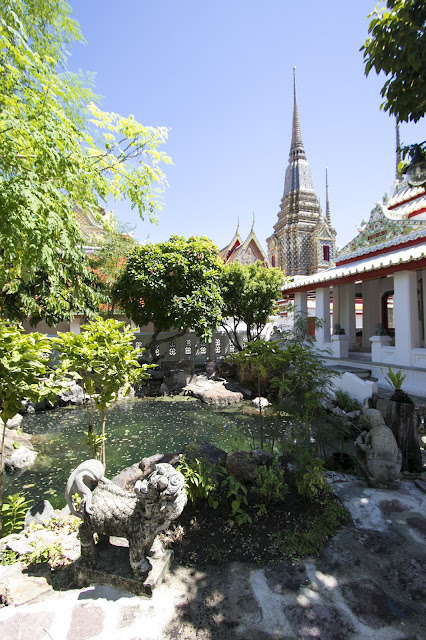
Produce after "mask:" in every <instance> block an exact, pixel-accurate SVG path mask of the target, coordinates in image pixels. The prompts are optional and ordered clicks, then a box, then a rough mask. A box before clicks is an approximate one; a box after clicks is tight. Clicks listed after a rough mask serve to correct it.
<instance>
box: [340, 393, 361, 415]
mask: <svg viewBox="0 0 426 640" xmlns="http://www.w3.org/2000/svg"><path fill="white" fill-rule="evenodd" d="M335 399H336V403H337V406H338V407H340V408H341V409H343V411H346V413H350V412H351V411H359V410H360V409H361V403H360V402H358V400H356V399H355V398H351V397H350V395H349V394H348V393H346V391H342V390H341V389H338V390H337V391H336V397H335Z"/></svg>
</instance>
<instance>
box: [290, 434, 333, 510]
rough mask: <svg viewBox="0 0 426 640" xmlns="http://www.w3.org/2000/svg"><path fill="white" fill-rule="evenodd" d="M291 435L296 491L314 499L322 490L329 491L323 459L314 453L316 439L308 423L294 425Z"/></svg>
mask: <svg viewBox="0 0 426 640" xmlns="http://www.w3.org/2000/svg"><path fill="white" fill-rule="evenodd" d="M293 436H294V439H293V441H292V442H291V443H290V445H289V452H290V454H291V455H292V456H293V458H294V463H295V477H296V487H297V492H298V493H299V495H300V496H303V497H304V498H307V499H308V500H314V499H315V498H317V497H318V496H319V495H320V494H321V493H322V492H329V491H331V488H330V485H329V484H328V483H327V481H326V479H325V477H324V461H323V460H321V459H320V458H318V457H317V455H316V450H315V449H316V441H315V438H313V436H312V429H311V427H310V426H309V425H306V424H303V423H301V424H299V425H296V426H295V428H294V430H293Z"/></svg>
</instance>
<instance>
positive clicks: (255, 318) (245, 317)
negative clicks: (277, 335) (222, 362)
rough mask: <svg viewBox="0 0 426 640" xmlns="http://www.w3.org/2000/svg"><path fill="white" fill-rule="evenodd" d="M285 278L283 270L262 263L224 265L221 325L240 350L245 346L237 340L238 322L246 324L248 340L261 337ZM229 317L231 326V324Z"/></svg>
mask: <svg viewBox="0 0 426 640" xmlns="http://www.w3.org/2000/svg"><path fill="white" fill-rule="evenodd" d="M282 281H283V273H282V271H281V270H280V269H275V268H272V269H266V268H265V267H263V266H262V263H261V262H255V263H253V264H250V265H242V264H238V263H232V264H230V265H226V266H225V269H224V272H223V277H222V284H221V290H222V297H223V301H224V307H223V310H222V315H223V318H222V326H223V327H224V329H225V331H226V333H227V334H228V337H229V339H230V340H231V342H232V343H233V345H234V346H235V348H236V349H237V350H238V351H240V350H241V349H242V348H243V345H241V344H240V343H239V341H238V333H237V328H238V325H239V324H240V323H242V322H244V323H245V324H246V326H247V341H248V342H251V341H253V340H258V339H259V338H260V334H261V333H262V330H263V329H264V327H265V324H266V323H267V322H268V317H269V316H270V315H271V314H272V313H273V311H274V309H275V307H276V300H277V299H278V297H279V296H280V286H281V284H282ZM229 318H230V319H231V321H232V325H230V324H228V319H229Z"/></svg>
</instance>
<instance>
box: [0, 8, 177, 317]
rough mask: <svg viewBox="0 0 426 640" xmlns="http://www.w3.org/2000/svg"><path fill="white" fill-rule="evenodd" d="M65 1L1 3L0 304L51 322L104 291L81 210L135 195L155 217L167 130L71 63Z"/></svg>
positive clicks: (93, 305)
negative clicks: (99, 96)
mask: <svg viewBox="0 0 426 640" xmlns="http://www.w3.org/2000/svg"><path fill="white" fill-rule="evenodd" d="M81 40H82V36H81V33H80V30H79V25H78V23H77V22H76V21H75V20H73V19H72V17H71V9H70V7H69V5H68V4H67V2H66V1H65V0H3V2H2V3H1V5H0V42H1V47H0V149H1V151H0V247H1V249H0V313H1V314H2V315H3V316H7V317H8V318H10V319H22V318H24V317H27V316H30V318H31V320H32V321H33V323H36V322H37V321H38V320H39V319H40V318H43V317H44V318H45V319H46V321H47V322H48V323H49V324H54V323H55V322H57V321H58V320H59V319H62V318H71V317H72V316H73V315H75V314H76V313H85V314H90V312H93V311H94V310H96V309H97V306H98V298H97V295H96V291H95V290H94V288H93V277H92V274H91V272H90V270H89V267H88V261H87V257H86V255H85V253H84V251H83V250H82V248H81V245H82V239H81V235H80V232H79V227H78V225H77V222H76V218H75V211H76V208H78V209H80V210H81V211H83V212H87V211H89V210H91V211H93V212H94V213H95V214H96V215H99V216H100V217H101V218H102V220H103V221H105V218H104V217H103V216H101V215H100V209H99V203H100V202H107V200H108V199H109V198H110V197H113V198H116V199H122V198H126V199H129V200H130V202H131V204H132V207H135V208H136V209H138V211H139V213H140V215H141V216H142V217H144V216H146V215H147V216H148V217H149V218H151V219H152V218H154V217H155V211H156V209H158V208H159V206H160V201H159V191H160V188H161V185H162V184H163V182H164V174H163V172H162V170H161V168H160V165H161V163H162V162H169V161H170V160H169V158H168V157H167V156H166V155H165V154H164V153H163V152H161V151H159V146H160V145H161V144H162V143H164V142H165V140H166V138H167V131H166V129H164V128H158V129H154V128H151V127H145V126H142V125H141V124H139V123H138V122H137V121H136V120H135V119H134V117H133V116H129V117H127V118H124V117H122V116H120V115H117V114H114V113H104V112H102V111H101V110H100V109H99V108H98V107H97V106H96V104H95V100H96V96H95V94H94V93H93V91H92V89H91V78H90V77H87V76H83V75H81V74H72V73H70V72H69V71H68V70H67V58H68V49H69V46H70V45H71V44H72V43H73V42H75V41H81Z"/></svg>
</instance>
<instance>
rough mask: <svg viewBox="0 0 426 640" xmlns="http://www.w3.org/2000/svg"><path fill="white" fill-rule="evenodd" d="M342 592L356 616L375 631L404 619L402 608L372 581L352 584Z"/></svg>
mask: <svg viewBox="0 0 426 640" xmlns="http://www.w3.org/2000/svg"><path fill="white" fill-rule="evenodd" d="M342 592H343V595H344V596H345V599H346V602H347V604H348V606H349V607H350V608H351V609H352V611H353V612H354V613H355V615H357V616H359V618H360V619H361V620H362V621H363V622H364V624H366V625H368V626H369V627H372V628H373V629H380V628H381V627H385V626H387V625H389V624H392V623H393V622H398V621H399V620H400V619H401V618H402V617H404V612H403V609H402V606H401V605H399V603H397V602H395V601H394V600H392V598H391V597H390V596H389V595H388V594H386V593H385V592H384V591H383V589H381V588H380V587H379V585H377V584H376V583H375V582H374V581H372V580H361V581H359V582H350V583H348V584H345V585H343V586H342Z"/></svg>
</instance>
